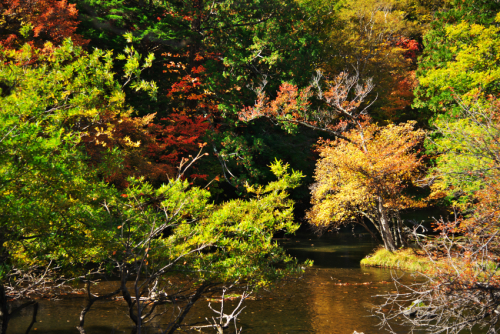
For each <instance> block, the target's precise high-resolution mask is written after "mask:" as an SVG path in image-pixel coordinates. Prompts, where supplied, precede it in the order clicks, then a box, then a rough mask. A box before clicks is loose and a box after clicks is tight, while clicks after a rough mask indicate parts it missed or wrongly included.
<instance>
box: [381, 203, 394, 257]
mask: <svg viewBox="0 0 500 334" xmlns="http://www.w3.org/2000/svg"><path fill="white" fill-rule="evenodd" d="M377 211H378V217H379V221H380V234H381V237H382V241H383V242H384V247H385V249H387V250H389V251H391V252H394V251H395V250H397V247H396V243H395V242H394V238H393V236H392V232H391V225H390V222H389V219H388V217H387V212H386V211H385V208H384V201H383V199H382V197H380V196H379V197H378V198H377Z"/></svg>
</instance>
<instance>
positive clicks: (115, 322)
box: [9, 233, 412, 334]
mask: <svg viewBox="0 0 500 334" xmlns="http://www.w3.org/2000/svg"><path fill="white" fill-rule="evenodd" d="M283 245H284V246H285V247H286V248H287V249H288V251H289V252H290V254H292V255H294V256H296V257H297V258H299V260H301V261H303V260H305V259H312V260H314V266H313V267H312V268H310V269H308V270H307V272H306V273H305V275H304V277H303V278H302V279H300V280H298V281H294V282H291V283H287V284H285V285H284V286H281V287H278V288H277V289H275V290H273V291H272V292H261V293H259V295H258V296H257V297H258V298H256V299H255V300H247V301H245V305H246V308H245V309H244V310H243V312H242V313H241V314H240V317H239V326H242V327H243V332H242V333H256V334H260V333H282V334H285V333H288V334H292V333H322V334H323V333H332V334H334V333H335V334H352V333H353V332H354V331H355V330H356V331H358V332H364V333H365V334H369V333H370V334H372V333H379V332H382V330H380V329H379V328H378V327H377V323H378V319H377V318H375V317H373V316H371V313H370V308H371V306H372V304H374V303H377V298H374V297H373V296H374V295H377V294H383V293H386V292H388V291H391V290H394V285H393V284H392V283H390V284H387V283H384V282H390V281H391V271H390V270H386V269H379V268H362V267H360V265H359V262H360V260H361V259H362V258H363V257H364V256H366V255H367V254H369V253H371V252H372V250H373V249H374V248H375V247H377V244H376V243H374V242H373V241H372V239H371V238H370V237H369V236H368V235H364V236H362V237H360V236H359V235H356V236H353V235H352V234H347V233H345V234H344V233H341V234H336V235H326V236H322V237H317V236H313V235H298V236H295V237H293V238H291V239H289V240H286V241H283ZM406 276H407V279H408V281H409V280H411V279H412V278H411V277H410V275H406ZM342 282H345V283H347V282H348V283H364V282H372V284H368V285H346V286H343V285H338V283H342ZM336 283H337V284H336ZM103 284H112V283H103ZM111 289H112V286H109V287H107V290H109V291H111ZM84 302H85V300H84V298H83V297H81V298H71V299H64V300H58V301H46V300H42V301H40V309H39V312H38V318H37V320H38V322H37V323H36V324H35V326H34V329H33V330H32V332H31V333H51V334H57V333H78V331H77V330H76V326H77V324H78V317H79V313H80V311H81V309H82V306H83V305H84ZM227 304H229V305H227V306H231V305H230V303H227ZM123 305H124V302H123V301H107V302H96V303H95V304H94V306H93V308H92V310H91V311H90V312H89V313H88V314H87V317H86V323H85V328H86V330H87V333H88V334H111V333H117V334H118V333H126V334H130V333H131V321H130V319H128V317H127V315H126V311H125V308H124V307H123ZM212 305H213V306H214V307H215V308H216V309H217V308H218V304H214V303H212ZM231 310H232V308H231ZM227 311H229V308H226V313H227ZM214 315H215V314H213V312H212V311H210V310H209V309H208V307H207V302H205V301H203V302H199V303H198V304H197V305H196V306H195V308H194V309H193V310H192V312H191V313H190V316H189V318H188V319H187V322H189V323H192V322H196V321H202V320H203V319H205V317H209V318H211V317H212V316H214ZM30 320H31V310H27V311H26V312H24V313H23V314H22V315H21V316H19V317H17V318H14V319H12V321H11V323H10V325H9V333H12V334H17V333H25V331H26V326H27V324H28V323H29V322H30ZM156 326H157V327H156ZM155 327H156V328H150V329H148V330H145V331H144V333H148V334H149V333H161V330H160V328H161V319H158V322H157V323H156V324H155ZM205 332H206V333H212V332H214V331H212V330H206V331H205ZM231 332H234V329H232V330H231ZM404 332H405V331H404V329H402V328H401V333H404Z"/></svg>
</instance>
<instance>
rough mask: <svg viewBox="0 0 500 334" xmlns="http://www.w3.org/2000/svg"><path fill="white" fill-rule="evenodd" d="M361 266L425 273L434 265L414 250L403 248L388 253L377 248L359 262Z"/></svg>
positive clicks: (383, 249)
mask: <svg viewBox="0 0 500 334" xmlns="http://www.w3.org/2000/svg"><path fill="white" fill-rule="evenodd" d="M361 265H362V266H367V267H382V268H394V269H401V270H407V271H416V272H426V271H429V270H430V269H431V268H432V266H433V265H434V264H433V263H432V262H431V261H430V260H429V259H428V258H427V257H426V256H422V255H419V254H418V253H416V251H415V250H414V249H411V248H405V249H401V250H398V251H395V252H390V251H388V250H387V249H385V248H378V249H376V250H375V252H374V253H373V254H371V255H368V256H367V257H365V258H364V259H363V260H361Z"/></svg>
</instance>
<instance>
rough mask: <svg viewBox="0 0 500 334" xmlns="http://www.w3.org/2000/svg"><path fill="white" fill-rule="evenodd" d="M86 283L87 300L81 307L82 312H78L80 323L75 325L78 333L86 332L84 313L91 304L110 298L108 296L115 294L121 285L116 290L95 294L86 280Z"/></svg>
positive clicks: (88, 309) (83, 333)
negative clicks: (101, 294) (99, 294)
mask: <svg viewBox="0 0 500 334" xmlns="http://www.w3.org/2000/svg"><path fill="white" fill-rule="evenodd" d="M87 284H88V285H87V295H88V298H89V301H88V302H87V305H86V306H85V307H84V308H83V310H82V312H80V324H79V325H78V327H76V328H77V329H78V331H79V332H80V334H86V332H85V329H84V328H83V326H84V325H85V315H86V314H87V313H88V312H89V311H90V308H91V307H92V305H93V304H94V303H95V302H96V301H98V300H100V299H105V298H110V297H113V296H116V295H117V294H119V293H120V291H121V287H120V288H118V289H117V290H115V291H113V292H110V293H108V294H106V295H103V296H95V295H93V294H92V293H91V292H90V282H87Z"/></svg>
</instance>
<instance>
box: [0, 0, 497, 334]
mask: <svg viewBox="0 0 500 334" xmlns="http://www.w3.org/2000/svg"><path fill="white" fill-rule="evenodd" d="M499 22H500V3H499V2H498V1H489V0H471V1H462V0H334V1H325V0H283V1H281V0H267V1H262V0H251V1H234V0H222V1H206V0H169V1H159V0H148V1H135V0H115V1H104V0H73V1H72V0H61V1H59V0H57V1H56V0H14V1H9V0H0V207H1V208H2V211H1V213H0V320H1V323H2V328H1V330H2V331H1V333H5V331H6V329H7V326H8V323H9V319H10V318H11V317H12V316H14V315H15V314H16V313H17V312H19V311H20V310H21V309H22V308H25V307H27V306H30V305H36V302H35V301H34V300H30V301H29V302H27V303H24V304H19V305H18V306H17V307H11V306H9V303H10V302H11V301H12V300H13V299H22V298H24V299H29V298H30V297H32V296H33V295H36V294H50V293H57V291H58V290H57V289H55V287H62V286H63V285H64V283H67V282H68V280H69V281H71V280H84V281H86V282H87V286H86V287H87V293H88V304H87V306H86V307H85V308H84V310H83V311H82V316H81V319H80V326H79V330H80V332H81V333H84V332H85V329H84V319H85V314H86V313H87V312H88V311H89V310H90V308H91V306H92V304H93V303H94V301H96V300H99V299H102V298H104V297H102V296H101V297H99V296H96V295H94V294H92V291H91V284H90V282H91V281H92V280H93V279H96V278H100V277H103V276H102V275H105V276H106V275H108V276H109V275H111V276H114V277H118V278H120V282H119V283H117V287H116V290H115V291H110V292H109V294H107V295H106V296H115V295H117V294H121V295H122V297H123V300H124V302H125V303H126V305H127V306H128V308H129V316H130V319H131V321H132V322H133V323H134V324H135V327H136V329H137V331H138V332H140V331H141V328H142V326H143V325H144V324H145V323H147V322H148V321H149V320H150V319H152V318H154V317H155V316H156V314H157V313H155V312H156V311H155V310H157V306H160V305H161V306H162V307H163V306H164V305H175V306H176V307H175V310H174V312H173V313H171V314H172V318H171V319H170V320H169V325H168V328H166V329H164V330H165V331H166V332H168V333H173V332H174V331H176V330H177V329H179V328H181V327H182V326H183V321H184V319H185V317H186V315H187V313H188V312H189V310H190V309H191V307H192V306H193V304H194V303H195V302H196V301H197V300H199V299H200V298H201V296H202V295H204V294H207V293H216V292H217V291H226V289H227V288H228V287H233V288H235V287H236V288H242V287H246V288H258V287H263V286H269V285H272V284H273V283H275V282H276V281H279V280H281V279H283V278H284V277H286V276H287V275H293V274H296V273H299V272H300V271H301V269H300V267H299V265H298V263H297V262H296V261H295V260H294V259H293V258H291V257H290V256H288V255H287V254H286V253H285V252H284V251H283V250H282V249H281V248H280V247H279V246H278V245H277V244H276V243H275V242H274V241H273V237H275V235H276V234H278V233H283V232H285V233H292V232H294V231H295V230H297V228H298V227H299V225H298V224H296V223H294V222H293V221H294V219H298V218H302V217H305V218H306V219H305V221H307V223H308V224H310V225H312V226H313V228H316V230H317V231H318V232H319V233H323V232H325V231H328V230H331V229H335V228H338V227H339V226H341V225H345V224H360V225H362V226H363V227H365V228H366V229H367V231H368V232H369V233H371V235H372V236H373V237H374V238H377V239H379V240H380V241H381V242H382V243H383V244H384V247H385V248H386V249H388V250H389V251H391V252H392V251H396V250H397V249H398V248H401V247H406V245H407V241H408V238H409V237H410V234H409V230H410V229H409V225H408V224H406V223H405V221H404V220H403V219H402V218H401V217H402V215H401V214H402V213H405V212H408V211H410V210H415V209H420V208H423V207H426V206H428V205H436V206H441V207H443V208H446V209H448V210H449V211H450V212H454V213H455V217H454V218H453V219H449V220H446V219H442V220H440V221H439V222H438V223H437V225H436V226H437V228H436V232H438V233H439V237H436V238H428V239H426V241H425V242H423V243H422V244H421V246H422V249H423V250H426V251H428V255H429V257H430V258H431V259H432V260H433V261H434V260H436V261H438V260H439V261H440V263H442V264H443V265H442V266H439V268H438V269H439V270H437V271H435V272H434V273H433V274H432V275H429V277H430V279H429V280H428V281H426V283H424V284H422V285H420V286H419V287H417V288H415V290H414V293H413V294H410V295H405V296H404V298H403V299H401V298H400V296H399V295H396V296H389V297H388V302H389V303H392V304H393V305H394V304H398V303H399V304H398V305H399V306H401V308H400V309H399V310H398V309H397V308H395V310H396V311H395V312H396V313H390V314H385V313H383V312H382V313H381V314H382V317H385V319H389V318H390V317H391V316H394V317H397V316H403V317H405V318H406V319H407V321H408V322H409V323H410V324H411V325H412V326H413V327H412V328H416V329H418V328H419V326H420V327H421V326H426V327H427V328H430V329H432V330H434V331H435V332H440V331H441V332H443V331H447V332H459V331H460V330H463V329H469V328H472V327H474V326H476V325H482V326H487V327H488V328H489V329H488V330H489V331H490V332H491V333H493V332H494V331H495V330H496V328H497V327H498V325H497V323H498V321H499V317H498V306H499V305H498V302H497V300H498V296H497V292H496V291H497V290H498V289H499V288H500V285H499V282H500V279H499V275H498V266H497V265H496V264H497V263H498V241H499V240H498V236H497V234H498V227H499V221H498V212H500V206H499V203H498V191H499V187H498V177H499V175H498V169H499V163H498V162H499V161H500V158H499V156H500V153H499V147H498V142H499V132H498V130H499V125H498V124H500V122H499V103H498V101H499V100H500V99H499V93H500V90H499V82H500V62H499V59H500V58H499V56H500V39H499V33H500V30H499V28H498V24H499ZM290 166H291V167H292V168H294V169H295V170H296V171H293V170H292V171H289V167H290ZM269 167H270V168H269ZM304 174H307V175H304ZM300 182H302V185H301V186H300V187H299V184H300ZM258 184H263V186H259V185H258ZM293 189H296V190H293ZM307 189H309V190H307ZM289 191H290V193H289ZM294 202H297V203H299V205H298V206H297V207H298V208H299V210H297V207H294ZM443 254H444V255H443ZM443 256H444V257H445V258H446V260H443V259H442V258H443ZM479 261H482V262H481V263H482V265H478V262H479ZM174 278H175V279H174ZM130 280H133V281H135V283H134V286H133V288H131V287H130V285H127V284H126V283H127V281H130ZM178 280H180V281H182V283H180V281H179V282H178ZM172 281H175V282H176V283H172ZM220 289H222V290H220ZM405 298H406V299H405ZM414 299H419V300H420V301H419V302H418V303H417V304H411V303H412V300H414ZM176 300H183V303H181V304H175V303H174V301H176ZM477 300H479V301H480V302H477ZM169 303H170V304H169ZM409 304H410V305H413V306H415V305H418V307H419V311H418V312H420V313H418V312H417V317H416V318H415V317H414V316H415V313H412V315H411V316H410V315H409V313H408V312H406V311H407V310H406V307H408V305H409ZM431 305H432V307H431ZM456 305H459V306H456ZM425 306H427V309H425V312H423V313H422V310H424V308H423V307H425ZM450 306H453V307H450ZM35 314H36V313H35ZM436 315H437V316H439V319H444V320H443V321H441V320H439V321H435V320H433V319H435V316H436ZM412 317H413V318H412ZM464 324H465V325H464ZM387 325H388V326H390V323H389V322H388V323H387Z"/></svg>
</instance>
